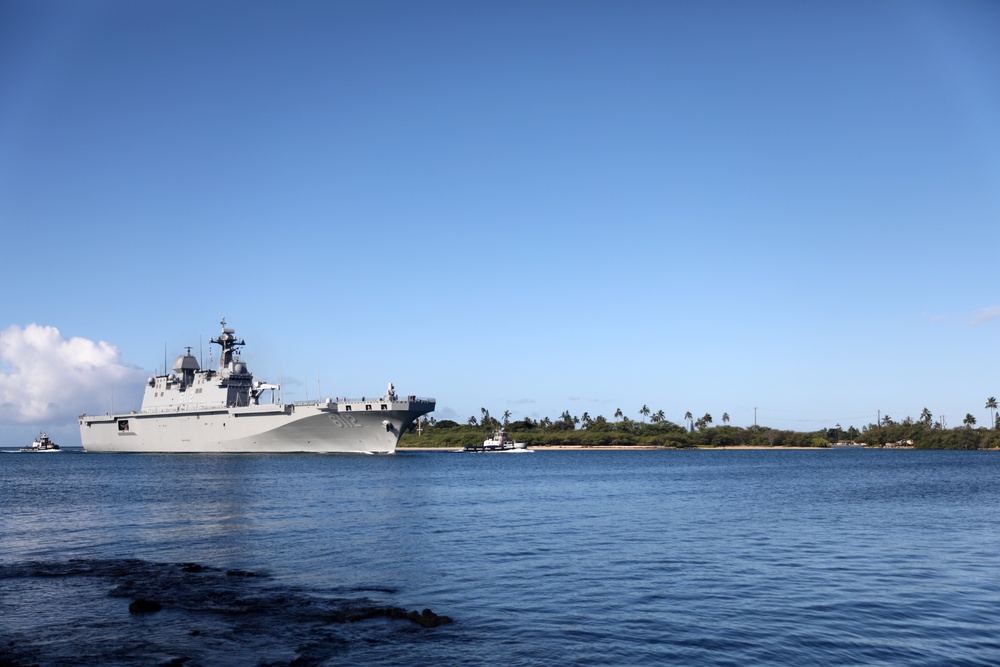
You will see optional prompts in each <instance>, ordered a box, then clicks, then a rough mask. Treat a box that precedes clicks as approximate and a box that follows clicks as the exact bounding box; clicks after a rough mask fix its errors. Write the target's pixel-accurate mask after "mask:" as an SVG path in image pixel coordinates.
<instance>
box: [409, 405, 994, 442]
mask: <svg viewBox="0 0 1000 667" xmlns="http://www.w3.org/2000/svg"><path fill="white" fill-rule="evenodd" d="M986 408H987V409H988V410H990V420H991V421H992V423H993V427H992V428H990V429H987V428H984V427H980V428H975V426H976V418H975V417H974V416H973V415H972V414H971V413H970V414H967V415H966V416H965V418H964V419H963V420H962V425H961V427H955V428H947V427H946V426H945V424H944V420H943V419H939V420H935V419H934V417H933V413H931V411H930V410H929V409H928V408H924V409H923V410H922V411H921V413H920V417H919V418H918V419H916V420H914V419H912V418H911V417H907V418H906V419H904V420H902V421H898V422H897V421H895V420H893V419H892V418H891V417H890V416H889V415H884V416H880V418H879V420H878V422H877V423H870V424H867V425H865V426H863V427H862V428H861V429H860V430H859V429H857V428H855V427H853V426H851V427H849V428H847V429H843V428H841V426H840V424H837V425H836V426H834V427H833V428H826V429H822V430H819V431H811V432H801V431H789V430H783V429H775V428H770V427H766V426H757V425H754V426H748V427H745V428H744V427H740V426H730V425H729V414H728V413H723V415H722V417H721V419H720V421H721V422H722V423H721V424H720V425H718V426H714V425H713V424H714V419H713V418H712V415H710V414H708V413H705V414H704V415H702V416H701V417H698V418H695V417H694V415H693V414H692V413H691V412H690V411H688V412H686V413H685V414H684V421H685V422H686V425H685V426H682V425H679V424H676V423H674V422H672V421H670V420H668V419H667V418H666V416H665V414H664V412H663V410H657V411H653V410H652V409H650V408H649V407H648V406H646V405H643V406H642V407H641V408H640V409H639V410H638V411H637V413H638V415H639V417H640V419H639V420H632V419H629V418H628V417H627V416H625V414H624V413H623V412H622V410H621V408H619V409H617V410H616V411H615V413H614V421H609V420H608V419H606V418H605V417H603V416H601V415H598V416H597V417H591V416H590V414H589V413H587V412H584V413H583V414H582V415H580V416H575V415H573V414H571V413H570V412H569V411H568V410H566V411H564V412H563V413H562V414H561V415H560V416H559V418H558V419H554V420H553V419H550V418H548V417H544V418H542V419H531V418H530V417H526V418H524V419H520V420H517V421H511V419H510V418H511V414H510V411H509V410H507V411H504V413H503V415H502V416H501V418H500V419H497V418H496V417H493V416H492V415H491V414H490V412H489V410H487V409H486V408H480V414H479V415H478V416H477V415H473V416H471V417H469V419H468V420H467V421H466V422H465V423H464V424H460V423H458V422H455V421H452V420H448V419H443V420H440V421H439V420H436V419H435V418H433V417H430V418H427V419H424V420H421V422H420V424H419V425H417V424H414V425H413V426H412V427H411V428H410V429H409V430H408V431H407V432H406V433H405V434H404V435H403V438H402V439H401V441H400V446H401V447H407V446H409V447H448V448H459V447H464V446H466V445H470V444H477V443H478V442H481V441H482V440H483V439H484V438H485V437H487V436H488V434H490V433H492V432H493V431H494V430H496V429H498V428H500V427H504V428H506V429H507V432H508V435H509V436H510V437H512V438H514V439H515V440H517V441H518V442H525V443H527V444H528V446H532V447H545V446H549V447H553V446H572V447H673V448H697V447H739V446H749V447H829V446H831V444H834V443H838V442H849V443H854V444H862V443H863V444H865V445H867V446H869V447H886V446H912V447H914V448H918V449H996V448H1000V409H998V406H997V400H996V398H993V397H990V398H989V399H987V401H986ZM647 419H648V420H649V421H648V422H647V421H646V420H647Z"/></svg>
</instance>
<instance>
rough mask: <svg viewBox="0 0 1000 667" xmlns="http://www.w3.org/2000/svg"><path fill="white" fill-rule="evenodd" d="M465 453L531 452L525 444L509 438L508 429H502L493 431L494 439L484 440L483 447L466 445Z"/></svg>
mask: <svg viewBox="0 0 1000 667" xmlns="http://www.w3.org/2000/svg"><path fill="white" fill-rule="evenodd" d="M462 451H463V452H531V451H534V450H531V449H528V445H527V444H526V443H523V442H514V441H513V440H512V439H511V438H509V437H507V429H506V428H503V427H500V428H498V429H497V430H495V431H493V437H491V438H486V439H485V440H483V444H481V445H466V446H465V448H463V449H462Z"/></svg>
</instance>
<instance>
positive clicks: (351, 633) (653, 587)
mask: <svg viewBox="0 0 1000 667" xmlns="http://www.w3.org/2000/svg"><path fill="white" fill-rule="evenodd" d="M139 598H146V599H151V600H156V601H158V602H160V603H161V605H162V610H161V611H157V612H150V613H130V612H129V604H130V603H131V602H132V601H133V600H135V599H139ZM397 607H398V608H402V609H404V610H417V611H419V610H422V609H424V608H430V609H432V610H433V611H434V612H435V613H437V614H441V615H447V616H448V617H450V618H452V619H453V622H452V623H450V624H447V625H441V626H439V627H433V628H425V627H421V626H420V625H418V624H417V623H414V622H411V621H409V620H406V619H400V618H391V617H388V616H387V615H386V614H384V613H378V612H376V613H371V612H372V610H383V611H384V610H387V609H391V608H397ZM352 615H355V616H361V617H363V620H356V621H354V622H351V621H350V620H348V619H350V617H351V616H352ZM345 621H346V622H345ZM21 664H25V665H28V664H39V665H77V664H101V665H157V664H173V665H255V664H256V665H289V664H296V665H358V664H372V665H375V664H407V665H480V664H503V665H664V664H677V665H805V664H815V665H878V664H882V665H997V664H1000V455H998V454H997V453H994V452H932V451H874V450H854V449H849V450H836V449H835V450H828V451H591V452H574V451H561V452H537V453H534V454H513V455H512V454H490V455H471V454H461V455H460V454H455V453H450V452H405V451H404V452H401V453H398V454H396V455H394V456H383V457H371V456H250V455H245V456H213V455H204V456H159V455H148V456H147V455H94V454H84V453H81V452H71V451H67V452H63V453H59V454H45V455H42V454H34V455H20V454H2V455H0V665H21Z"/></svg>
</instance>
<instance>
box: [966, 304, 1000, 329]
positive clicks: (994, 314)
mask: <svg viewBox="0 0 1000 667" xmlns="http://www.w3.org/2000/svg"><path fill="white" fill-rule="evenodd" d="M998 318H1000V306H987V307H986V308H980V309H979V310H977V311H976V312H975V313H973V315H972V326H977V325H979V324H984V323H986V322H989V321H990V320H995V319H998Z"/></svg>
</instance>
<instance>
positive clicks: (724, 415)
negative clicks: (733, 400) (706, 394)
mask: <svg viewBox="0 0 1000 667" xmlns="http://www.w3.org/2000/svg"><path fill="white" fill-rule="evenodd" d="M722 423H723V424H728V423H729V413H728V412H723V413H722Z"/></svg>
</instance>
